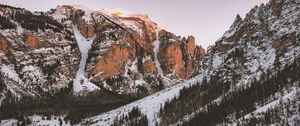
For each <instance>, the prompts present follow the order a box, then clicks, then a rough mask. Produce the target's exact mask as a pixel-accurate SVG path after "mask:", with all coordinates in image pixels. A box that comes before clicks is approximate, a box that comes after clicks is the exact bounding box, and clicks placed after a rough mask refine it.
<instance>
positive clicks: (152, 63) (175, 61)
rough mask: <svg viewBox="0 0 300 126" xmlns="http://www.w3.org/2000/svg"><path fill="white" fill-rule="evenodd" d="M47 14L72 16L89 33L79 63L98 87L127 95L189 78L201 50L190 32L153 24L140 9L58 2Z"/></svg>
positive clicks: (60, 17)
mask: <svg viewBox="0 0 300 126" xmlns="http://www.w3.org/2000/svg"><path fill="white" fill-rule="evenodd" d="M51 13H52V15H53V17H56V19H57V20H61V21H62V22H66V21H72V22H73V23H74V25H75V26H77V28H78V29H79V31H80V33H81V34H82V35H83V36H84V37H86V38H87V39H93V43H92V47H91V49H90V51H89V55H88V59H87V64H86V67H85V71H86V76H87V78H89V80H90V81H91V82H92V83H94V84H96V85H98V86H100V87H101V88H104V89H107V90H110V91H112V92H115V93H118V94H122V95H125V96H130V97H133V98H138V97H143V96H146V95H148V94H152V93H154V92H156V91H158V90H161V89H163V88H164V87H167V86H170V85H174V84H175V83H177V82H179V81H180V80H185V79H188V78H190V77H191V76H192V75H193V74H194V73H195V69H197V67H199V62H200V61H201V60H202V59H203V57H204V55H205V51H204V49H203V48H202V47H201V46H196V42H195V39H194V37H192V36H189V37H188V38H182V37H179V36H176V35H174V34H172V33H170V32H168V31H166V30H163V29H161V28H159V27H158V25H157V24H156V23H154V22H153V21H151V20H150V18H149V17H148V15H146V14H135V13H128V12H124V11H119V10H108V9H102V10H99V11H92V10H89V9H88V8H85V7H82V6H67V5H64V6H58V7H57V8H56V9H54V10H52V12H51Z"/></svg>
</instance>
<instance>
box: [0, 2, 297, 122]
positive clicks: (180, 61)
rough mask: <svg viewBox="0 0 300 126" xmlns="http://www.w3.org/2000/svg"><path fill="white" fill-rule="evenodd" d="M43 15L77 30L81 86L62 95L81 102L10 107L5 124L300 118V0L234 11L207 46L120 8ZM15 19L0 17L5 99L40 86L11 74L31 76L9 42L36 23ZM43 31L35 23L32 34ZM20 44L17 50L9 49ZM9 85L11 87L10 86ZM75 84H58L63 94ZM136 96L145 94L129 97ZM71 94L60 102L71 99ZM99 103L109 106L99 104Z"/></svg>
mask: <svg viewBox="0 0 300 126" xmlns="http://www.w3.org/2000/svg"><path fill="white" fill-rule="evenodd" d="M2 8H3V7H2ZM4 8H6V9H8V8H11V7H4ZM15 9H16V8H15ZM16 10H20V9H16ZM21 10H22V9H21ZM22 11H25V10H24V9H23V10H22ZM0 12H1V9H0ZM4 12H5V11H4ZM4 12H2V14H4ZM28 13H30V12H28ZM4 15H7V14H4ZM34 15H38V14H34ZM45 15H48V16H49V17H53V20H54V21H55V22H58V24H62V26H64V30H61V31H60V32H58V33H56V32H54V31H55V30H54V29H53V27H51V28H49V29H50V31H53V32H54V33H56V34H59V35H65V36H67V37H65V38H72V39H70V40H69V41H68V42H69V44H70V43H72V42H76V43H77V44H76V46H74V48H73V49H74V50H75V51H74V52H77V53H78V52H80V53H78V54H76V57H77V58H76V57H75V56H74V57H75V58H74V57H72V56H69V57H68V58H70V57H71V58H72V59H73V60H75V59H76V63H74V62H72V63H74V68H75V69H72V70H73V71H72V76H70V78H71V79H73V80H74V82H73V81H72V83H71V85H73V86H74V87H73V91H74V92H71V94H73V93H74V94H75V95H72V97H70V96H69V95H67V97H66V96H65V95H61V96H60V95H59V96H60V97H63V98H64V99H63V101H68V102H70V103H76V104H78V105H79V107H78V106H75V107H74V109H75V110H77V111H72V109H71V110H70V111H69V112H65V113H55V112H53V111H50V113H52V114H48V113H47V114H45V113H46V112H48V111H46V112H45V111H44V110H42V111H41V110H39V111H38V112H39V113H32V112H31V113H30V114H27V115H25V116H22V117H19V116H16V117H13V116H12V117H11V118H15V119H16V118H18V119H17V120H15V119H7V118H5V120H3V121H2V123H1V125H10V124H12V123H25V122H26V123H28V122H31V125H44V124H49V125H60V124H64V125H101V126H102V125H117V126H118V125H151V126H153V125H162V126H165V125H187V126H193V125H196V126H198V125H299V124H300V116H299V115H300V102H299V101H300V100H299V99H300V93H299V92H300V85H299V84H300V80H299V79H300V71H299V69H300V41H299V40H300V25H299V24H300V1H299V0H270V2H268V3H266V4H261V5H260V6H255V7H254V8H252V9H251V10H250V11H249V13H248V14H247V15H246V17H244V18H242V17H240V16H239V15H237V17H236V19H235V20H234V22H233V24H232V25H231V27H230V28H229V30H227V31H226V32H225V33H224V35H223V36H221V37H220V39H218V40H217V41H216V43H215V45H212V46H210V47H209V48H208V50H207V52H206V53H205V51H204V50H203V49H202V48H201V46H197V45H195V39H194V38H193V37H192V36H189V37H187V38H182V37H179V36H176V35H174V34H172V33H170V32H168V31H166V30H164V29H161V28H159V27H158V26H157V24H156V23H154V22H152V21H151V20H150V18H149V17H148V15H146V14H135V13H132V12H130V11H126V10H123V9H118V8H117V9H102V10H98V11H93V10H90V9H88V8H86V7H83V6H75V5H72V6H70V5H62V6H58V7H57V8H56V9H52V10H50V11H49V12H47V13H46V14H45ZM38 16H43V14H40V15H38ZM13 19H14V18H8V19H7V17H6V18H4V19H3V20H5V21H3V22H6V25H2V27H1V28H2V29H4V30H1V32H0V33H1V35H2V38H0V40H1V41H0V42H1V43H0V45H1V46H0V47H1V48H0V49H1V51H2V52H3V53H2V54H1V53H0V54H1V56H3V57H7V58H3V60H1V61H2V62H1V63H2V65H3V66H2V67H1V72H3V71H4V72H3V73H5V74H4V75H2V74H0V75H1V76H3V77H1V78H5V79H2V80H1V79H0V80H1V81H0V82H1V83H0V85H1V87H5V88H1V89H2V90H3V91H2V96H4V97H2V98H5V97H7V96H8V95H7V94H9V93H8V92H12V91H16V92H21V93H19V94H20V96H22V95H23V94H22V93H23V92H24V94H30V93H31V92H30V93H28V89H30V90H33V89H34V88H19V86H17V84H16V83H15V82H20V85H22V86H23V85H26V83H25V84H23V83H24V82H23V81H24V80H23V76H22V78H21V77H19V78H16V76H20V72H19V71H18V69H20V68H16V66H17V65H16V64H17V63H18V62H17V63H16V62H13V63H11V62H12V61H14V60H11V51H8V49H9V48H11V47H13V45H16V44H15V43H13V42H17V41H11V39H12V38H14V37H11V38H9V37H6V36H12V35H15V34H13V33H15V32H17V33H18V32H19V31H21V30H20V29H25V30H23V31H25V33H26V31H31V32H32V30H26V28H24V27H23V26H22V27H19V25H18V21H15V20H13ZM51 26H52V25H51ZM53 26H55V25H53ZM8 29H10V30H8ZM8 31H9V32H8ZM44 32H45V31H42V30H39V29H38V30H37V33H35V32H34V34H37V35H39V34H45V33H44ZM68 33H70V35H68ZM38 38H39V39H38V40H39V41H38V42H40V41H42V39H41V38H42V37H40V36H38ZM54 38H55V37H54ZM25 40H26V39H25ZM25 40H20V43H23V45H25V47H27V48H31V50H36V48H39V46H41V45H39V44H38V46H37V45H36V44H35V43H37V42H34V41H36V39H34V38H29V40H28V41H30V42H26V41H25ZM50 40H51V39H50ZM63 40H64V39H62V40H61V41H63ZM32 41H33V42H32ZM61 41H54V42H58V43H59V42H61ZM66 41H67V40H66ZM7 43H12V45H9V44H7ZM63 43H67V42H65V41H64V42H63ZM54 45H55V44H54ZM71 45H72V44H71ZM60 47H61V46H60ZM19 48H21V47H19ZM19 48H18V49H19ZM14 51H15V50H13V52H14ZM71 51H72V50H71ZM19 52H20V51H18V52H17V51H15V52H14V53H13V54H14V56H13V57H16V54H17V53H19ZM21 52H24V51H23V50H22V51H21ZM70 53H71V52H70ZM55 54H60V53H59V52H57V53H55ZM64 54H66V55H67V54H68V53H64ZM80 54H81V55H80ZM23 55H24V54H23ZM49 55H50V54H49ZM69 55H71V54H69ZM72 55H75V54H74V53H72ZM24 56H25V55H24ZM30 56H32V55H30ZM55 56H59V55H55ZM78 57H81V59H80V58H78ZM1 58H2V57H1ZM22 58H23V57H22ZM65 60H66V59H65ZM3 61H5V62H4V63H3ZM33 61H35V60H33ZM26 63H28V62H26ZM30 63H31V62H30ZM28 64H29V63H28ZM61 65H63V64H61ZM36 66H37V65H36ZM66 67H70V65H66ZM21 68H22V67H21ZM34 70H35V69H34ZM58 70H59V69H58ZM69 70H70V69H69ZM41 71H43V70H41ZM64 72H66V71H64ZM29 73H32V72H29ZM25 75H26V74H25ZM38 75H43V74H38ZM55 75H56V74H55ZM59 75H62V74H59ZM35 76H37V75H35ZM35 76H34V77H35ZM44 76H50V75H48V74H47V75H44ZM52 76H54V75H51V77H52ZM26 77H27V76H25V78H26ZM51 77H50V78H51ZM68 77H69V76H68ZM7 78H10V79H7ZM11 82H14V83H11ZM21 82H22V83H21ZM33 82H41V81H38V80H36V81H33ZM42 82H43V81H42ZM47 84H48V83H47ZM60 84H63V83H60ZM2 85H3V86H2ZM7 85H9V86H11V87H13V88H6V87H8V86H7ZM49 85H50V86H49ZM49 85H48V87H55V86H54V85H53V84H52V85H51V83H50V84H49ZM17 87H18V88H17ZM8 89H11V90H8ZM51 89H52V88H51ZM67 89H68V88H67ZM19 90H20V91H19ZM33 91H35V90H33ZM47 91H48V90H47ZM47 91H45V92H47ZM54 91H55V90H54ZM56 91H57V90H56ZM83 92H85V93H83ZM88 92H90V93H88ZM91 92H96V93H91ZM99 92H100V93H99ZM51 93H52V92H51ZM69 93H70V92H68V91H62V94H69ZM98 93H99V94H98ZM13 94H15V93H13ZM32 94H34V93H32ZM78 94H79V95H78ZM83 94H85V95H83ZM53 96H54V97H55V96H56V95H53ZM142 97H144V98H142ZM137 98H141V99H139V100H136V101H133V100H132V99H137ZM69 99H76V100H74V101H72V100H69ZM78 99H79V100H78ZM89 99H92V102H96V104H91V105H93V106H97V107H95V108H93V107H91V110H85V109H82V108H84V107H82V106H80V104H82V105H83V106H85V105H86V103H89V102H90V101H89ZM4 101H5V99H4ZM58 101H59V100H58ZM5 102H7V101H5ZM60 102H61V101H60ZM68 102H63V104H64V103H66V104H68V105H69V103H68ZM130 102H131V103H130ZM54 103H55V102H54ZM127 103H128V104H127ZM125 104H127V105H125ZM70 106H71V107H73V106H72V105H70ZM107 106H110V107H107ZM112 106H113V107H112ZM119 106H120V107H119ZM4 107H6V108H9V107H8V106H7V105H6V106H4ZM59 107H60V106H59ZM67 107H69V106H67ZM85 107H86V106H85ZM101 107H102V108H103V110H98V109H99V108H101ZM117 107H118V108H117ZM78 109H79V110H78ZM111 109H113V110H111ZM0 110H1V109H0ZM108 110H110V111H108ZM2 111H3V109H2ZM35 111H36V110H35ZM86 111H99V112H98V113H97V112H96V113H92V112H89V113H85V112H86ZM5 112H9V111H5ZM40 113H41V114H40ZM78 113H79V114H78ZM0 117H1V114H0ZM3 117H5V116H3ZM45 118H46V119H45ZM18 120H19V121H18ZM28 124H30V123H28Z"/></svg>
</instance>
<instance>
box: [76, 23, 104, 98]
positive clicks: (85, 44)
mask: <svg viewBox="0 0 300 126" xmlns="http://www.w3.org/2000/svg"><path fill="white" fill-rule="evenodd" d="M73 31H74V34H75V37H76V41H77V44H78V46H79V50H80V53H81V59H80V64H79V69H78V71H77V74H76V77H75V79H74V82H73V86H74V87H73V88H74V92H75V93H79V92H81V91H84V90H88V91H93V90H96V89H100V88H99V87H98V86H96V85H95V84H93V83H92V82H90V80H89V79H88V78H87V77H86V76H85V65H86V60H87V57H88V52H89V49H90V48H91V45H92V41H93V39H89V40H88V39H86V38H85V37H83V36H82V35H81V34H80V32H79V31H78V29H77V27H76V26H74V27H73Z"/></svg>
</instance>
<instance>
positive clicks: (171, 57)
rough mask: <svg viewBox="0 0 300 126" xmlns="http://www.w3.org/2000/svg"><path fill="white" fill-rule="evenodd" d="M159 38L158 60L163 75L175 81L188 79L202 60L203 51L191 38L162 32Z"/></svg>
mask: <svg viewBox="0 0 300 126" xmlns="http://www.w3.org/2000/svg"><path fill="white" fill-rule="evenodd" d="M159 38H160V41H161V43H160V47H161V48H160V51H159V53H158V54H159V55H158V58H159V60H160V62H161V64H162V69H163V71H164V74H165V75H166V76H170V77H172V78H175V79H187V78H189V77H190V76H191V75H192V74H193V73H194V68H196V67H197V66H198V64H197V63H198V62H200V61H201V60H202V59H203V58H204V55H205V51H204V49H203V48H201V47H200V46H196V44H195V43H196V42H195V38H194V37H192V36H189V37H188V38H187V39H185V38H181V37H179V36H176V35H174V34H172V33H170V32H167V31H165V30H162V31H161V32H160V33H159Z"/></svg>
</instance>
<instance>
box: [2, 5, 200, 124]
mask: <svg viewBox="0 0 300 126" xmlns="http://www.w3.org/2000/svg"><path fill="white" fill-rule="evenodd" d="M0 20H1V24H0V55H1V57H0V58H1V60H0V61H1V62H0V77H1V78H0V85H1V86H0V87H1V88H0V90H1V92H0V103H1V104H0V105H1V107H0V111H1V113H0V118H5V119H6V118H18V120H19V119H20V118H23V116H24V117H26V116H27V115H32V113H43V114H45V113H47V114H48V113H49V112H50V113H52V112H53V111H56V110H53V109H62V110H63V109H64V108H65V109H66V110H64V111H67V112H66V113H68V114H66V113H65V114H66V116H64V117H65V118H71V119H70V120H73V121H74V119H73V118H76V116H77V115H76V114H82V113H81V112H80V111H79V110H78V107H82V106H85V108H83V109H89V110H86V111H85V112H84V113H85V115H84V116H82V117H80V118H84V117H86V116H91V115H95V114H97V113H100V112H103V111H107V110H110V109H112V108H115V107H118V106H120V105H124V104H126V103H129V102H131V101H133V100H136V99H139V98H143V97H145V96H148V95H150V94H153V93H155V92H157V91H160V90H162V89H165V88H167V87H170V86H173V85H176V84H177V83H179V82H181V81H184V80H186V79H189V78H190V77H192V76H194V75H195V72H196V71H197V69H198V68H199V65H200V64H199V63H200V61H201V60H203V58H204V55H205V51H204V49H203V48H202V47H201V46H197V45H196V44H195V43H196V42H195V39H194V37H192V36H189V37H187V38H185V37H180V36H176V35H174V34H172V33H170V32H168V31H166V30H164V29H161V28H159V27H158V25H157V24H156V23H154V22H153V21H151V19H150V18H149V16H148V15H146V14H136V13H132V12H129V11H126V10H123V9H118V8H117V9H101V10H98V11H93V10H91V9H88V8H87V7H83V6H79V5H61V6H58V7H57V8H55V9H51V10H50V11H48V12H30V11H28V10H26V9H23V8H15V7H11V6H6V5H0ZM87 98H88V99H87ZM94 99H96V101H93V100H94ZM82 102H84V103H82ZM55 103H59V104H55ZM74 103H77V104H74ZM53 104H54V105H53ZM97 105H98V106H102V107H103V108H101V107H100V108H98V107H97ZM33 106H35V107H33ZM89 107H91V108H89ZM15 108H18V109H15ZM25 108H27V109H25ZM39 108H43V109H39ZM93 109H96V111H95V110H93ZM19 111H26V112H23V113H22V114H21V115H20V114H16V113H19ZM74 113H76V114H75V116H73V115H72V114H74ZM59 114H61V113H59ZM20 116H21V117H20ZM73 123H78V120H76V121H75V122H71V124H73Z"/></svg>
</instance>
